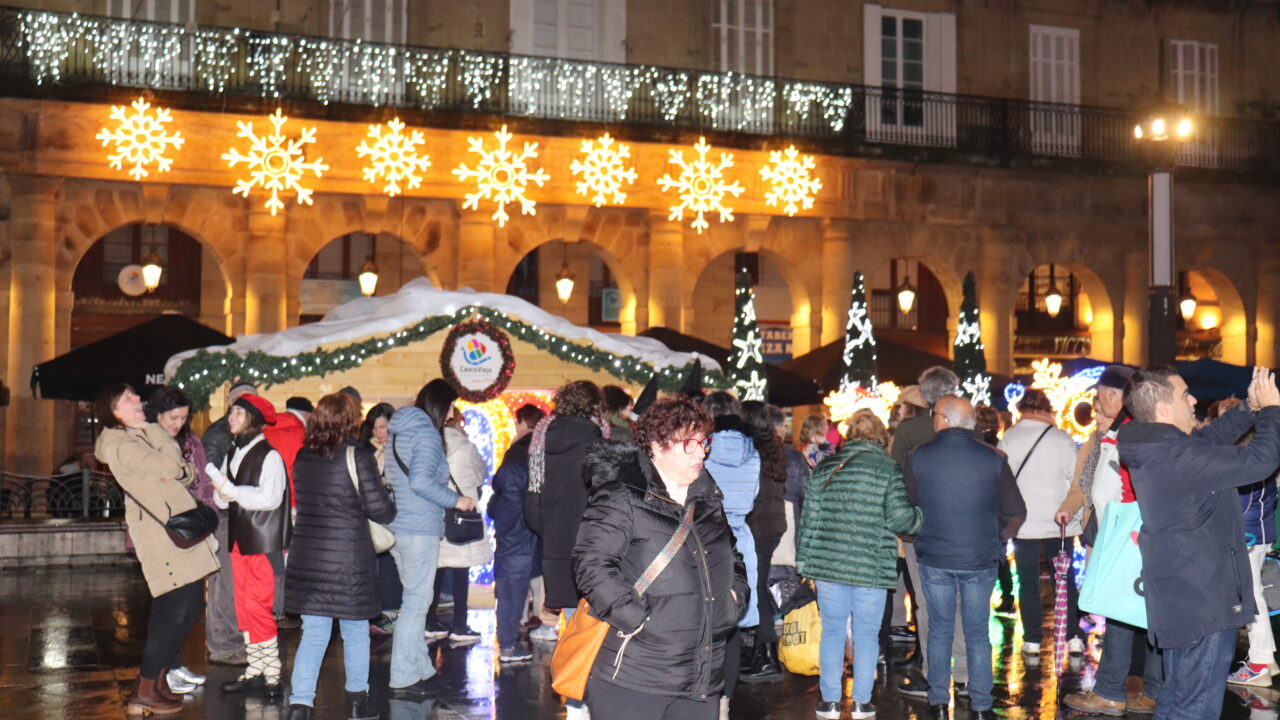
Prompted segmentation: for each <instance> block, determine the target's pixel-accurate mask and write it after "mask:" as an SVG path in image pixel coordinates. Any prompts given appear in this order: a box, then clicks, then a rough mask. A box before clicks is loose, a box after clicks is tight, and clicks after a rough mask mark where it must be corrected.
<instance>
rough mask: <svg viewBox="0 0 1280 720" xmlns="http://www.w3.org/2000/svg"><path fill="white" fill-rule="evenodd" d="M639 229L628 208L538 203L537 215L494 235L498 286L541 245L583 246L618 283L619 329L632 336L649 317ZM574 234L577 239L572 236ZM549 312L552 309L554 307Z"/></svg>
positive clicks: (639, 222) (638, 217)
mask: <svg viewBox="0 0 1280 720" xmlns="http://www.w3.org/2000/svg"><path fill="white" fill-rule="evenodd" d="M584 211H585V212H584ZM643 231H644V224H643V215H640V214H638V213H635V212H632V211H627V210H623V209H619V208H590V209H587V208H580V207H566V206H550V207H546V208H541V207H540V208H539V213H538V214H537V215H536V216H533V217H528V216H521V217H519V218H514V219H513V220H512V222H509V223H507V225H506V227H505V228H503V229H502V230H500V231H499V232H498V233H497V251H496V253H495V257H494V278H495V282H496V287H497V288H499V289H500V290H505V289H506V287H507V285H508V283H509V281H510V278H511V275H512V274H513V273H514V272H515V270H516V267H517V266H519V264H520V263H521V262H522V261H523V260H524V258H525V257H527V256H528V255H529V253H531V252H533V251H534V250H537V249H538V248H540V247H542V246H544V245H547V244H549V243H555V242H564V243H567V244H570V245H581V246H584V247H586V248H589V251H590V252H591V253H594V254H595V255H597V256H598V257H599V258H600V260H601V261H602V262H604V264H605V265H607V266H608V268H609V272H610V273H611V274H612V276H613V278H614V280H616V281H617V284H618V292H619V294H620V295H621V300H622V306H621V308H620V310H619V313H618V322H619V325H620V329H621V332H622V333H623V334H627V335H632V334H635V332H636V331H637V330H638V329H639V328H640V327H641V326H643V325H647V322H645V320H646V319H647V315H648V311H647V309H646V308H645V307H644V303H642V302H641V297H640V288H642V287H644V286H645V279H646V278H647V276H648V273H647V272H646V269H645V267H644V265H643V263H642V262H641V257H640V256H641V255H642V253H640V252H639V245H640V240H641V236H642V234H643ZM573 235H577V238H573V239H571V236H573ZM575 292H576V291H575ZM549 310H550V311H551V312H556V309H555V308H549Z"/></svg>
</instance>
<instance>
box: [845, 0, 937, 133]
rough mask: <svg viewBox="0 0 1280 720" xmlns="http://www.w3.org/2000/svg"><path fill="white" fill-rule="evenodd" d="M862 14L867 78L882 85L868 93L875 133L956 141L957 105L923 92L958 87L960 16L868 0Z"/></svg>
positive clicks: (870, 122) (869, 115)
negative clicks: (957, 49)
mask: <svg viewBox="0 0 1280 720" xmlns="http://www.w3.org/2000/svg"><path fill="white" fill-rule="evenodd" d="M862 17H863V32H864V36H863V78H864V82H865V83H866V84H867V85H870V86H872V87H879V88H880V91H879V92H871V93H869V94H868V96H867V121H868V130H869V132H870V134H871V136H872V137H873V138H874V139H886V140H889V139H893V140H899V141H910V142H924V143H929V144H944V145H945V144H949V143H951V142H954V139H955V108H954V105H953V104H950V103H946V102H941V101H935V100H930V99H927V98H926V97H925V95H924V93H926V92H938V93H954V92H955V91H956V18H955V15H953V14H951V13H920V12H909V11H906V10H894V9H891V8H886V7H882V6H880V5H877V4H874V3H869V4H867V5H864V6H863V15H862ZM878 136H882V137H878Z"/></svg>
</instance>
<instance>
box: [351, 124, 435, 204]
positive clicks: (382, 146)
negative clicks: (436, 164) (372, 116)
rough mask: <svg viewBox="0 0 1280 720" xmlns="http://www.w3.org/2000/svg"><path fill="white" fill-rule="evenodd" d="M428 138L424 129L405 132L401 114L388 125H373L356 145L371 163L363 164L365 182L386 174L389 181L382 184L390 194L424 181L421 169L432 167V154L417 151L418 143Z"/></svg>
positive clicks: (385, 191)
mask: <svg viewBox="0 0 1280 720" xmlns="http://www.w3.org/2000/svg"><path fill="white" fill-rule="evenodd" d="M425 142H426V139H425V138H424V137H423V135H422V131H421V130H411V131H410V132H409V133H408V134H405V132H404V123H403V122H401V121H400V118H393V119H392V120H391V121H390V122H388V123H387V125H386V128H385V129H384V128H383V126H382V125H370V126H369V136H368V137H367V138H366V139H364V140H361V141H360V145H359V146H358V147H357V148H356V153H357V154H358V155H359V156H360V157H362V158H363V157H367V158H369V161H368V163H369V164H368V165H365V167H364V180H365V182H368V183H377V182H378V178H380V177H381V178H385V179H386V181H387V184H386V185H383V186H382V192H384V193H386V194H388V195H390V196H391V197H395V196H397V195H399V194H400V193H401V192H403V191H404V190H412V189H414V188H416V187H418V186H419V185H421V184H422V176H421V175H420V174H419V173H424V172H426V171H427V168H429V167H431V158H430V157H428V156H426V155H419V154H418V149H417V148H418V146H419V145H422V144H423V143H425ZM370 143H372V144H370ZM401 183H404V187H403V188H402V187H401Z"/></svg>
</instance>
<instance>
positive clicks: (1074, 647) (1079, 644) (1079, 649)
mask: <svg viewBox="0 0 1280 720" xmlns="http://www.w3.org/2000/svg"><path fill="white" fill-rule="evenodd" d="M1067 652H1069V653H1071V654H1072V655H1083V654H1084V641H1083V640H1081V639H1080V638H1071V639H1070V640H1068V641H1067Z"/></svg>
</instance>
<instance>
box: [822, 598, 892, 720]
mask: <svg viewBox="0 0 1280 720" xmlns="http://www.w3.org/2000/svg"><path fill="white" fill-rule="evenodd" d="M817 586H818V612H819V614H821V615H822V642H821V644H819V646H818V668H819V675H818V688H819V689H820V690H821V691H822V701H823V702H834V703H838V702H840V700H841V696H842V693H841V686H842V685H843V683H842V682H841V680H842V678H843V677H844V638H845V625H846V623H848V621H849V618H850V617H851V616H852V617H853V699H854V700H855V701H856V702H861V703H868V702H871V687H872V686H873V685H875V682H876V660H877V658H879V657H880V621H881V619H883V617H884V603H885V598H886V597H887V596H888V594H889V591H888V590H885V589H883V588H869V587H860V586H857V585H845V584H844V583H834V582H827V581H825V580H819V581H818V582H817Z"/></svg>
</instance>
